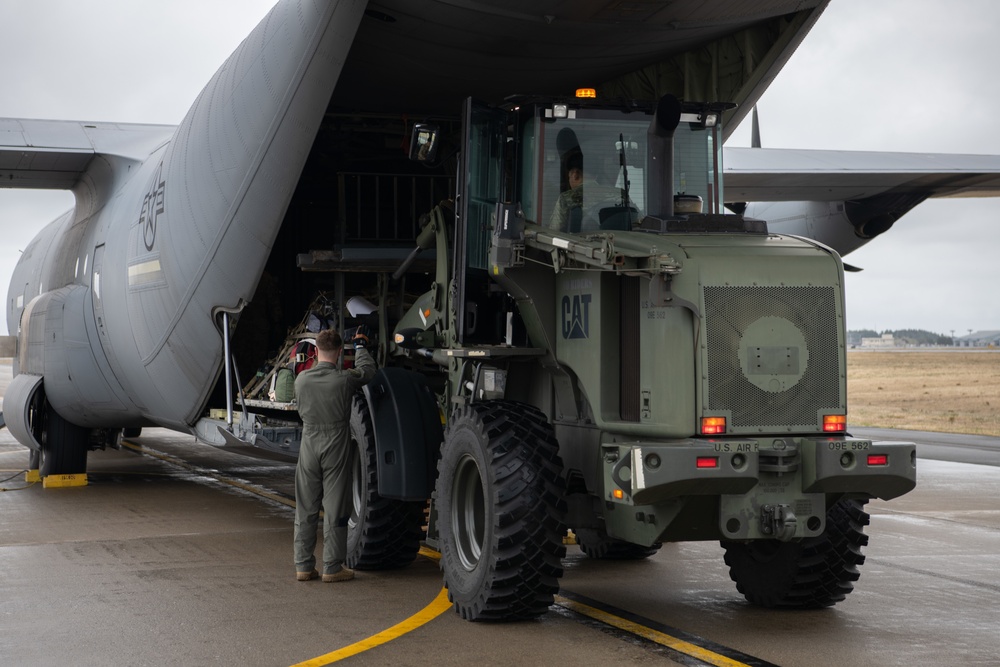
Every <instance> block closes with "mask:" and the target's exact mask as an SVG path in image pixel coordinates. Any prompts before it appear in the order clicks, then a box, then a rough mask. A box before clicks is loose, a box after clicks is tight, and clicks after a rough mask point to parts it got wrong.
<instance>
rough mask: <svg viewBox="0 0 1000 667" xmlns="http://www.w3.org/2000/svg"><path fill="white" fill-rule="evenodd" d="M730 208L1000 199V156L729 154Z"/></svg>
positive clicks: (775, 151) (748, 150)
mask: <svg viewBox="0 0 1000 667" xmlns="http://www.w3.org/2000/svg"><path fill="white" fill-rule="evenodd" d="M724 162H725V172H724V173H725V176H724V179H725V182H724V185H725V195H726V201H727V202H764V201H856V200H860V199H866V198H869V197H874V196H876V195H883V194H892V195H894V196H895V195H902V196H908V195H918V196H919V195H922V196H923V197H996V196H1000V155H952V154H943V153H875V152H861V151H818V150H792V149H776V148H726V149H725V159H724Z"/></svg>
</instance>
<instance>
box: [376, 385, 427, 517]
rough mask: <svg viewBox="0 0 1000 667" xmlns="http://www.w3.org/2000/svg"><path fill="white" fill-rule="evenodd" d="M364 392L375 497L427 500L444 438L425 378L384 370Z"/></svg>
mask: <svg viewBox="0 0 1000 667" xmlns="http://www.w3.org/2000/svg"><path fill="white" fill-rule="evenodd" d="M364 392H365V399H366V400H367V401H368V406H369V408H370V409H371V414H372V426H373V427H374V429H375V451H376V453H377V454H378V463H377V465H378V493H379V495H380V496H382V497H383V498H393V499H396V500H425V499H427V498H430V497H431V491H432V490H433V489H434V477H435V475H436V472H437V456H438V451H439V449H440V447H441V441H442V440H443V439H444V433H443V430H442V428H441V416H440V415H441V413H440V411H439V410H438V405H437V401H435V400H434V394H433V393H432V392H431V390H430V388H429V387H428V386H427V381H426V380H425V379H424V376H423V375H421V374H420V373H414V372H413V371H408V370H404V369H402V368H383V369H381V370H379V371H378V373H376V374H375V377H374V378H373V379H372V381H371V382H369V383H368V384H367V385H365V388H364Z"/></svg>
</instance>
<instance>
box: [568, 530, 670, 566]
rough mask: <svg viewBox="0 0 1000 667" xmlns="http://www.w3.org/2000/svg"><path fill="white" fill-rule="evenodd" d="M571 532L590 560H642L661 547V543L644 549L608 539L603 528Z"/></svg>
mask: <svg viewBox="0 0 1000 667" xmlns="http://www.w3.org/2000/svg"><path fill="white" fill-rule="evenodd" d="M573 532H574V533H576V541H577V543H578V544H579V545H580V551H582V552H583V553H585V554H586V555H587V556H589V557H590V558H596V559H600V560H642V559H643V558H649V557H650V556H652V555H654V554H655V553H656V552H657V551H659V550H660V547H662V546H663V543H662V542H656V543H654V544H653V545H652V546H648V547H644V546H642V545H641V544H632V543H631V542H625V541H624V540H618V539H615V538H613V537H608V534H607V533H606V532H604V529H603V528H579V529H576V530H574V531H573Z"/></svg>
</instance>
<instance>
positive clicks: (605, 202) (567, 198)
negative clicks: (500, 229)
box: [549, 151, 639, 233]
mask: <svg viewBox="0 0 1000 667" xmlns="http://www.w3.org/2000/svg"><path fill="white" fill-rule="evenodd" d="M566 175H567V178H568V181H569V189H568V190H565V191H564V192H562V193H561V194H560V195H559V199H558V200H557V201H556V206H555V208H554V209H553V211H552V218H551V219H550V220H549V227H551V228H552V229H555V230H558V231H560V232H574V233H575V232H581V231H594V230H598V229H600V228H601V222H602V221H601V216H600V212H601V210H602V209H603V210H612V211H621V210H622V209H623V208H624V206H625V205H626V204H625V202H626V201H628V204H627V206H629V207H631V208H632V209H635V211H636V212H635V213H633V214H631V217H632V222H638V220H639V215H638V208H637V207H636V206H635V204H633V203H632V201H631V199H627V197H626V195H625V191H624V190H622V189H621V188H618V187H615V186H608V185H601V184H600V183H598V182H597V181H596V180H593V179H589V180H588V179H586V178H585V177H584V171H583V153H581V152H579V151H576V152H574V153H573V154H571V155H570V156H569V157H568V158H567V160H566ZM619 228H620V227H619ZM628 228H631V225H629V226H628Z"/></svg>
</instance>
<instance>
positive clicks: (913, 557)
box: [0, 367, 1000, 667]
mask: <svg viewBox="0 0 1000 667" xmlns="http://www.w3.org/2000/svg"><path fill="white" fill-rule="evenodd" d="M4 370H5V369H4V368H3V367H0V373H4ZM6 373H7V375H8V376H9V370H8V371H6ZM2 387H3V383H2V382H0V390H2ZM853 432H854V433H855V434H856V435H863V436H865V437H872V436H873V435H874V437H876V438H877V439H900V440H904V439H910V440H913V441H917V442H918V453H919V455H920V461H919V464H918V484H917V488H916V490H914V491H913V492H911V493H910V494H908V495H906V496H903V497H902V498H899V499H896V500H893V501H891V502H882V501H873V502H872V503H870V504H869V505H868V511H869V512H870V513H871V514H872V521H871V526H870V527H869V528H868V529H867V532H868V534H869V535H871V543H870V545H869V547H868V548H867V549H866V551H865V553H866V554H867V562H866V563H865V564H864V565H863V566H862V568H861V573H862V574H861V580H860V581H859V582H858V584H857V585H856V589H855V591H854V593H852V594H851V595H849V596H848V598H847V600H846V601H844V602H842V603H840V604H838V605H837V606H835V607H833V608H831V609H825V610H819V611H808V612H788V611H773V610H764V609H757V608H754V607H751V606H750V605H748V604H747V603H746V602H745V601H744V600H743V598H742V596H740V595H739V593H738V592H737V591H736V588H735V585H734V584H733V583H732V582H731V581H730V580H729V576H728V572H727V568H726V566H725V564H724V563H723V559H722V553H723V552H722V549H721V548H720V547H719V545H718V544H717V543H714V542H712V543H683V544H668V545H665V546H664V547H663V549H661V550H660V552H659V553H658V554H656V555H655V556H653V557H652V558H650V559H648V560H644V561H637V562H635V561H633V562H614V561H594V560H590V559H588V558H586V557H585V556H583V555H582V554H581V553H580V551H579V549H578V548H577V547H575V546H570V547H569V548H568V554H567V557H566V560H565V567H566V573H565V576H564V577H563V579H562V591H561V594H560V597H559V598H557V604H556V605H554V606H553V607H552V608H551V609H550V611H549V613H548V614H546V615H545V616H544V617H542V618H541V619H539V620H537V621H531V622H524V623H510V624H483V623H469V622H466V621H463V620H461V619H460V618H459V617H458V616H457V615H456V614H455V613H454V612H453V611H452V610H451V608H450V606H448V605H446V604H444V603H442V602H441V601H440V598H439V594H440V593H441V590H442V588H441V576H440V572H439V570H438V565H437V563H436V561H435V560H434V558H433V555H434V554H433V553H431V552H429V551H427V552H425V555H421V556H418V558H417V560H416V561H415V562H414V563H413V564H412V565H411V566H409V567H407V568H404V569H401V570H396V571H388V572H359V573H358V577H357V579H355V580H354V581H351V582H345V583H338V584H323V583H320V582H318V581H312V582H305V583H301V582H297V581H295V577H294V567H293V565H292V559H291V552H292V551H291V550H292V509H291V507H290V506H289V503H290V501H289V496H290V495H291V494H292V477H293V466H291V465H288V464H280V463H273V462H268V461H258V460H255V459H250V458H246V457H242V456H239V455H234V454H230V453H227V452H224V451H220V450H216V449H214V448H211V447H209V446H206V445H200V444H197V443H196V442H195V441H194V438H193V437H192V436H189V435H182V434H177V433H174V432H171V431H167V430H164V429H147V430H144V431H143V435H142V436H141V437H139V438H136V439H133V440H132V443H134V446H132V447H126V448H124V449H122V450H121V451H114V450H108V451H103V452H93V453H91V455H90V460H89V469H88V477H89V482H90V484H89V485H88V486H87V487H83V488H70V489H43V488H42V486H41V485H40V484H34V485H26V484H25V482H24V475H23V474H19V473H20V471H22V470H23V469H24V468H26V467H27V461H28V453H27V450H26V449H25V448H23V447H22V446H21V445H19V444H17V443H16V442H14V440H13V438H12V437H11V436H10V434H9V433H8V432H7V431H6V430H2V431H0V480H5V481H2V482H0V487H2V488H3V489H5V491H4V492H0V664H3V665H66V664H75V665H154V664H155V665H162V664H169V665H208V664H241V665H289V664H295V663H299V662H303V661H312V663H311V664H328V663H330V662H331V661H332V660H333V659H334V658H336V657H337V656H335V655H333V656H331V653H332V652H334V651H337V650H338V649H343V648H344V647H349V646H352V645H354V644H355V643H356V642H363V643H362V644H361V645H360V646H355V647H354V648H352V649H351V651H358V650H360V649H367V650H361V652H358V653H356V654H354V655H353V656H351V657H348V658H346V659H345V660H344V662H345V663H346V664H354V665H386V664H392V665H426V664H435V665H469V664H480V665H507V664H518V665H543V664H544V665H549V664H557V663H562V664H572V665H574V666H585V665H600V666H601V667H608V666H610V665H654V664H657V665H658V664H683V665H706V664H717V665H740V664H749V665H768V664H775V665H810V666H815V667H823V666H826V665H830V666H834V665H835V666H838V667H844V666H853V665H858V666H861V665H865V666H867V665H910V666H915V665H980V666H986V665H994V666H995V665H1000V632H998V630H997V628H998V625H1000V606H998V605H997V604H996V600H997V596H998V594H1000V494H998V493H997V489H998V488H1000V439H998V438H976V437H973V438H969V437H967V436H947V435H943V434H930V433H914V432H886V433H882V432H878V433H877V434H872V433H869V430H868V429H856V430H854V431H853ZM886 435H888V437H886ZM949 451H951V452H952V453H953V454H952V455H949V454H948V452H949ZM928 456H934V457H935V458H949V457H950V458H955V459H959V460H962V459H965V458H968V457H970V456H974V457H978V458H979V460H980V461H981V462H979V463H964V462H956V461H951V460H934V459H931V458H927V457H928ZM594 609H599V610H603V614H602V613H593V612H594ZM442 610H443V611H442ZM581 612H583V613H581ZM584 614H590V616H587V615H584ZM592 616H598V617H599V618H600V619H601V620H595V619H594V618H592ZM402 622H406V625H405V626H404V627H402V628H397V629H396V630H395V632H394V633H393V634H395V635H398V636H396V637H395V638H392V639H391V640H386V639H387V638H386V637H385V636H380V635H379V633H382V632H383V631H385V630H387V629H390V628H393V626H396V625H397V624H400V623H402ZM611 624H613V625H616V626H617V627H612V625H611ZM644 637H645V638H644ZM649 638H652V640H651V639H649ZM656 642H660V643H656ZM664 644H666V645H667V646H665V645H664ZM669 646H672V647H673V648H669Z"/></svg>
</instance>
